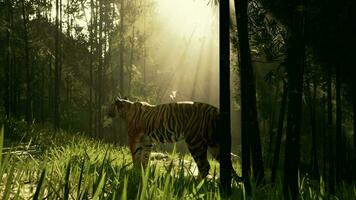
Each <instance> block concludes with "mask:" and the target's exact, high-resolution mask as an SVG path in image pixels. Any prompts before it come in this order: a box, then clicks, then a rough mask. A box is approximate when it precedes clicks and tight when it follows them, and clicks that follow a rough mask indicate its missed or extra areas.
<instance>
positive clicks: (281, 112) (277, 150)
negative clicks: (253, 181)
mask: <svg viewBox="0 0 356 200" xmlns="http://www.w3.org/2000/svg"><path fill="white" fill-rule="evenodd" d="M287 97H288V86H287V83H285V82H283V96H282V102H281V108H280V110H279V117H278V128H277V137H276V146H275V148H274V154H273V155H274V157H273V165H272V175H271V182H272V183H275V180H276V175H277V169H278V164H279V153H280V148H281V141H282V134H283V125H284V118H285V112H286V107H287Z"/></svg>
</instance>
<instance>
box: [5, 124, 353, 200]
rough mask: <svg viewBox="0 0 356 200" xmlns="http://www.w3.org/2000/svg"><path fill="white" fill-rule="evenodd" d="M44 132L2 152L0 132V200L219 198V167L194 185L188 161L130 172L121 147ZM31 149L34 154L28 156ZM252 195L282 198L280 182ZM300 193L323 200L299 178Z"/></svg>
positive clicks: (166, 161) (343, 193)
mask: <svg viewBox="0 0 356 200" xmlns="http://www.w3.org/2000/svg"><path fill="white" fill-rule="evenodd" d="M47 131H48V130H42V131H40V130H34V131H33V133H34V135H33V138H34V139H33V140H36V141H32V140H31V141H32V142H31V145H27V146H28V147H27V149H26V148H18V147H12V148H11V150H6V151H4V149H3V148H2V144H3V135H4V134H3V131H2V130H1V131H0V151H1V152H3V153H2V156H1V157H0V178H1V181H0V198H1V199H43V198H46V199H220V191H219V180H218V178H217V177H219V170H218V169H219V168H218V164H217V163H216V162H215V161H213V160H210V163H211V166H212V167H211V173H210V177H209V178H207V179H205V180H203V181H201V182H199V181H197V180H196V178H195V176H196V174H194V170H192V169H193V168H194V166H195V164H194V162H193V160H192V158H191V157H190V156H189V155H181V154H179V153H177V152H176V151H175V150H173V152H172V153H169V154H165V153H158V152H157V153H155V154H153V155H152V157H151V162H150V163H151V164H150V165H148V167H147V168H145V169H144V168H141V169H133V167H132V162H131V157H130V153H129V150H128V148H126V147H117V146H115V145H113V144H107V143H104V142H101V141H97V140H94V139H90V138H87V137H84V136H82V135H80V134H69V133H66V132H63V131H61V132H51V131H49V132H47ZM38 137H41V138H42V139H41V140H38ZM36 138H37V139H36ZM49 140H51V141H52V142H49ZM35 144H36V145H35ZM32 145H35V146H36V148H35V149H37V150H38V151H37V153H36V151H29V150H33V148H31V146H32ZM38 146H40V148H38ZM18 151H23V152H26V151H28V153H24V154H19V153H18ZM235 167H236V169H239V168H238V166H235ZM253 191H254V193H253V196H252V197H251V199H261V198H264V199H283V193H282V184H281V183H279V184H277V185H276V186H273V187H272V186H270V185H266V186H264V187H260V188H256V187H255V186H253ZM300 191H301V197H302V199H322V198H327V197H328V196H327V194H326V193H325V190H324V184H323V181H322V180H321V182H320V184H319V187H315V186H314V185H313V184H311V183H310V180H309V179H308V178H307V177H303V178H302V179H301V181H300ZM355 196H356V189H355V187H354V186H350V185H346V184H345V185H344V186H343V187H342V189H341V190H340V193H339V194H338V197H339V198H341V199H354V197H355ZM232 199H245V196H244V191H243V186H242V185H241V184H236V183H233V196H232Z"/></svg>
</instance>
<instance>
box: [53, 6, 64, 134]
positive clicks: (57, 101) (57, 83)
mask: <svg viewBox="0 0 356 200" xmlns="http://www.w3.org/2000/svg"><path fill="white" fill-rule="evenodd" d="M59 1H60V0H56V36H55V37H56V38H55V67H54V99H53V100H54V102H53V103H54V116H53V120H54V121H53V123H54V129H56V130H58V129H59V127H60V116H59V115H60V113H59V104H60V81H61V80H60V60H61V54H60V49H61V47H60V46H61V44H60V36H59V35H60V34H62V33H61V32H60V25H59V24H60V23H61V22H60V20H59V18H60V11H59V10H60V8H59V7H60V6H61V5H60V2H59Z"/></svg>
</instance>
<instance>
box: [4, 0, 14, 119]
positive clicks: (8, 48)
mask: <svg viewBox="0 0 356 200" xmlns="http://www.w3.org/2000/svg"><path fill="white" fill-rule="evenodd" d="M6 4H7V22H8V24H7V26H8V27H7V31H6V61H5V84H4V85H5V95H4V107H5V114H6V117H8V118H10V117H11V112H12V110H11V108H12V106H11V96H12V93H11V85H12V84H11V82H12V80H11V71H10V70H11V57H12V55H11V29H12V27H11V25H12V22H11V18H12V17H11V16H12V5H11V1H10V0H7V1H6Z"/></svg>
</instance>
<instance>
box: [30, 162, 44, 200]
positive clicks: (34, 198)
mask: <svg viewBox="0 0 356 200" xmlns="http://www.w3.org/2000/svg"><path fill="white" fill-rule="evenodd" d="M45 176H46V169H43V171H42V173H41V177H40V180H39V181H38V184H37V187H36V192H35V194H34V195H33V200H37V199H38V197H39V196H40V195H39V194H40V191H41V187H42V185H43V182H44V178H45Z"/></svg>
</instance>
